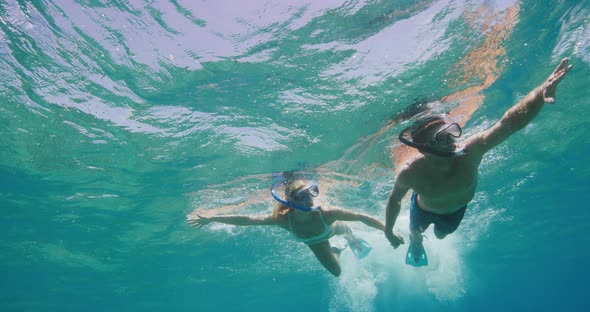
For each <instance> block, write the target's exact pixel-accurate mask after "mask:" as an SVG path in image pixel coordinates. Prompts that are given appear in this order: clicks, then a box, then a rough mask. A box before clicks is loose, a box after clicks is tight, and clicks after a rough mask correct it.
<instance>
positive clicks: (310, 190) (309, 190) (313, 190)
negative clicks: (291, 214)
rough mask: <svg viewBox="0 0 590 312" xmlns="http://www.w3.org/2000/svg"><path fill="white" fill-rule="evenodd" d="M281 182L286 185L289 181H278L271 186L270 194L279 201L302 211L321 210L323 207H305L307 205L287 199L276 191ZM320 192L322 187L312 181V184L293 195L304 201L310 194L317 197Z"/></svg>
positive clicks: (297, 199)
mask: <svg viewBox="0 0 590 312" xmlns="http://www.w3.org/2000/svg"><path fill="white" fill-rule="evenodd" d="M281 184H284V185H286V184H287V182H286V181H281V182H277V183H275V184H273V185H272V186H271V187H270V194H271V195H272V197H273V198H274V199H275V200H276V201H278V202H279V203H281V204H283V205H286V206H289V207H291V208H295V209H298V210H301V211H306V212H311V211H319V210H320V209H321V207H320V206H317V207H305V206H302V205H298V204H296V203H294V202H293V201H291V200H289V199H288V198H287V200H284V199H282V198H281V197H280V196H279V195H277V193H276V188H277V187H278V186H279V185H281ZM319 194H320V189H319V188H318V185H317V184H316V183H312V184H310V185H308V186H307V187H304V188H302V189H301V190H299V191H297V193H295V194H294V195H293V199H294V200H296V201H304V200H305V199H306V198H307V197H308V196H311V197H317V196H318V195H319Z"/></svg>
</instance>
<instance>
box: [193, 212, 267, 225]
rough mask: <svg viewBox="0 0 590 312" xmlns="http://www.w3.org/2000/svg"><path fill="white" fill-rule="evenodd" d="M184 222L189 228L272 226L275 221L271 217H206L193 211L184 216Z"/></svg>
mask: <svg viewBox="0 0 590 312" xmlns="http://www.w3.org/2000/svg"><path fill="white" fill-rule="evenodd" d="M186 222H187V223H188V224H189V225H190V226H199V227H202V226H204V225H206V224H209V223H211V222H218V223H225V224H232V225H273V224H275V221H274V219H273V217H272V215H270V214H268V215H259V216H244V215H220V216H206V215H205V213H199V212H197V211H194V212H192V213H190V214H188V215H187V216H186Z"/></svg>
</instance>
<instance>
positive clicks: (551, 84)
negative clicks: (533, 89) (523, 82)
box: [542, 58, 572, 104]
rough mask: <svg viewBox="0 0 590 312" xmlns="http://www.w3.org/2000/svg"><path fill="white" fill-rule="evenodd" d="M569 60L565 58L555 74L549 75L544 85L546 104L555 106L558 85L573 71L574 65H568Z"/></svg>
mask: <svg viewBox="0 0 590 312" xmlns="http://www.w3.org/2000/svg"><path fill="white" fill-rule="evenodd" d="M568 62H569V59H567V58H564V59H563V60H561V63H559V65H558V66H557V68H555V70H554V71H553V73H551V75H549V78H547V80H545V82H544V83H543V86H542V88H543V90H542V92H543V100H544V101H545V103H548V104H553V103H555V91H556V90H557V85H558V84H559V82H560V81H561V79H563V77H565V75H566V74H567V73H568V72H569V71H570V70H571V69H572V65H569V64H568Z"/></svg>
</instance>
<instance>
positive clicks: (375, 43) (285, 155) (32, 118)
mask: <svg viewBox="0 0 590 312" xmlns="http://www.w3.org/2000/svg"><path fill="white" fill-rule="evenodd" d="M589 16H590V3H589V2H587V1H573V0H572V1H545V2H538V1H532V0H531V1H509V0H506V1H501V0H498V1H493V0H492V1H337V0H330V1H258V0H252V1H241V2H240V1H180V0H174V1H92V0H84V1H82V0H81V1H67V0H62V1H53V2H51V1H1V2H0V82H1V83H0V96H1V99H0V100H1V104H0V131H1V134H2V135H1V136H0V177H1V179H0V207H1V209H2V214H1V217H0V228H1V230H0V273H1V274H0V277H1V279H0V280H1V284H0V287H1V288H0V310H2V311H55V310H58V311H80V310H85V311H106V310H111V311H140V310H141V311H238V310H240V311H242V310H243V309H247V310H248V311H301V310H304V309H307V310H311V311H473V310H479V311H497V310H507V311H517V310H524V311H554V310H560V311H561V310H564V311H587V310H588V309H590V304H588V302H587V300H586V299H585V298H586V286H587V280H588V278H589V277H590V270H589V268H588V266H589V264H590V261H589V252H588V251H587V246H589V243H590V235H589V234H588V230H589V228H590V226H589V225H588V224H589V223H588V221H587V219H588V218H589V217H590V212H588V204H587V203H588V202H590V167H589V166H588V164H587V159H588V157H589V156H590V139H589V137H588V133H589V132H588V131H589V130H590V124H589V121H588V120H589V116H588V105H589V104H590V100H588V98H589V95H590V94H588V93H589V92H588V85H589V83H590V77H589V75H588V73H590V71H589V67H590V66H589V65H590V40H589V38H590V18H589ZM563 57H569V58H570V59H571V63H572V64H573V65H574V70H573V71H572V72H571V73H570V74H569V75H568V76H567V77H566V78H565V79H564V81H563V82H562V83H561V85H560V87H559V89H558V99H557V103H556V104H555V105H552V106H546V107H545V108H544V109H543V111H542V112H541V114H540V115H539V116H538V117H537V118H536V119H535V120H534V121H533V122H532V123H531V124H530V125H529V126H527V127H526V128H525V129H523V130H522V131H520V132H519V133H518V134H516V135H514V136H513V137H511V138H510V139H509V140H507V141H506V142H504V143H503V144H502V145H501V146H499V147H497V148H496V149H494V150H493V151H492V152H490V153H489V154H488V155H487V157H486V158H485V160H484V162H483V164H482V166H481V171H480V172H481V174H480V181H479V186H478V191H477V193H476V196H475V198H474V201H473V202H472V203H471V204H470V205H469V209H468V210H467V214H466V217H465V219H464V221H463V223H462V225H461V227H460V228H459V230H458V231H457V232H456V233H454V234H452V235H451V236H449V237H447V238H445V239H444V240H442V241H440V240H437V239H435V238H434V235H432V232H427V233H426V235H427V236H428V237H429V239H427V240H426V241H425V246H426V248H427V250H428V253H429V257H430V261H431V263H430V265H429V266H428V267H427V268H420V269H416V268H413V267H409V266H406V265H405V264H404V255H405V250H406V248H407V245H406V246H402V247H401V248H400V249H397V250H393V249H392V248H391V247H390V246H389V245H388V243H387V242H386V240H385V239H384V237H383V235H382V234H380V233H378V232H376V231H374V230H373V229H371V228H367V227H364V226H362V225H358V224H353V225H352V226H353V229H354V230H355V232H357V233H358V235H359V236H361V237H363V238H365V239H366V240H367V241H369V242H370V243H371V244H372V246H373V251H372V252H371V254H370V255H369V256H368V257H367V258H365V259H362V260H360V261H359V260H357V259H356V258H354V256H353V255H352V254H351V253H350V252H349V251H344V252H343V254H342V259H341V260H342V266H343V274H342V276H340V277H339V278H334V277H332V276H331V275H330V274H329V273H328V272H327V271H325V270H324V269H323V268H322V267H321V266H320V265H319V263H317V260H316V259H315V258H314V257H313V255H312V254H311V253H310V252H309V250H307V248H306V247H305V246H303V245H301V244H300V243H297V242H296V241H294V240H293V239H292V238H291V236H290V235H289V234H288V233H287V232H285V231H284V230H282V229H280V228H278V227H277V228H272V227H267V228H264V227H259V228H256V227H233V226H227V225H219V224H212V225H210V226H208V227H204V228H202V229H195V228H191V227H189V226H187V225H186V224H185V215H186V214H187V213H189V212H191V211H192V210H193V209H195V208H196V207H201V208H203V209H218V210H219V211H220V212H222V213H243V214H252V215H254V214H261V213H269V212H270V211H272V208H273V205H274V202H273V200H272V198H271V197H270V194H269V192H268V187H269V186H270V184H271V180H272V173H274V172H281V171H289V170H298V171H304V172H306V173H307V174H309V175H310V176H312V177H314V178H315V179H317V180H318V181H319V182H320V187H321V188H322V194H321V195H320V198H319V199H320V200H321V201H322V202H323V203H324V204H328V205H329V204H333V205H339V206H342V207H345V208H349V209H356V210H359V211H363V212H365V213H369V214H373V215H375V216H377V217H379V218H383V217H384V206H385V200H386V198H387V195H388V193H389V191H390V189H391V187H392V185H393V181H394V176H393V170H394V168H395V159H396V158H395V150H396V149H397V148H398V145H399V142H398V141H397V139H396V137H397V134H398V133H399V131H400V130H401V129H403V128H404V127H405V125H407V124H408V122H411V121H413V120H414V119H415V117H414V116H415V113H416V112H418V111H427V112H437V111H448V110H452V111H454V112H458V113H459V114H460V115H461V116H463V117H464V119H465V121H466V127H465V130H466V135H469V134H473V133H475V132H476V131H478V130H482V129H485V128H486V127H488V126H490V125H491V124H492V123H493V122H495V121H496V120H497V119H498V118H500V117H501V116H502V114H503V113H504V111H505V110H506V109H508V108H509V107H510V106H511V105H512V104H513V103H515V102H517V101H518V100H520V99H521V98H522V97H523V96H524V95H526V93H527V92H528V91H530V90H532V89H533V88H534V87H536V86H537V85H539V84H540V83H541V82H542V81H543V80H544V79H545V77H547V75H548V74H549V73H550V72H551V71H552V69H553V68H554V67H555V66H556V65H557V63H558V62H559V60H560V59H562V58H563ZM392 151H394V152H393V153H392ZM238 205H239V206H238ZM224 207H225V208H224ZM407 209H408V200H406V201H404V203H403V204H402V212H401V215H400V219H399V221H398V223H397V226H396V227H397V228H396V230H397V231H399V232H400V233H402V234H403V235H404V236H405V237H406V240H407V234H408V229H407V226H408V219H407V215H408V210H407ZM214 211H217V210H214ZM335 243H336V244H338V243H339V241H338V240H337V239H335Z"/></svg>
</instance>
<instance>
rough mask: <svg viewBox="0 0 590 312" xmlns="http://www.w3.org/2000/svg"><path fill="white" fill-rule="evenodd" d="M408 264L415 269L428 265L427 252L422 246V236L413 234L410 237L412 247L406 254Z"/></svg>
mask: <svg viewBox="0 0 590 312" xmlns="http://www.w3.org/2000/svg"><path fill="white" fill-rule="evenodd" d="M406 264H409V265H412V266H415V267H419V266H425V265H428V258H427V257H426V251H425V250H424V246H423V245H422V234H416V233H412V234H411V235H410V247H409V248H408V253H407V254H406Z"/></svg>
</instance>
